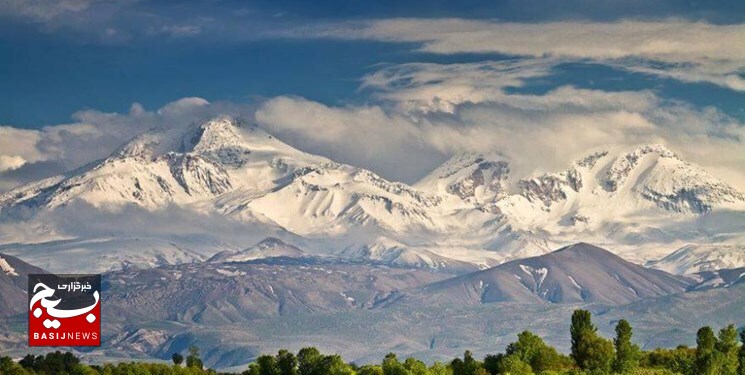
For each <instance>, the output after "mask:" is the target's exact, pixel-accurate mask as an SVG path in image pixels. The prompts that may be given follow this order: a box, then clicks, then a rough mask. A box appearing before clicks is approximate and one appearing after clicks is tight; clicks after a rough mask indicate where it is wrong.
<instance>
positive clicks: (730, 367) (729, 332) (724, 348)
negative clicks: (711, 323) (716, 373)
mask: <svg viewBox="0 0 745 375" xmlns="http://www.w3.org/2000/svg"><path fill="white" fill-rule="evenodd" d="M714 348H715V349H716V351H717V353H718V354H717V356H718V357H719V358H721V363H722V367H721V369H720V371H721V374H722V375H737V367H738V358H737V352H738V350H737V349H738V348H737V328H735V326H734V325H733V324H730V325H728V326H727V327H725V328H722V329H721V330H720V331H719V337H718V340H717V342H716V344H715V345H714Z"/></svg>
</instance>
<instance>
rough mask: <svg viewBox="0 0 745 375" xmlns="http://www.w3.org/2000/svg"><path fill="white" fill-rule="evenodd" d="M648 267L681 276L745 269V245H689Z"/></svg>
mask: <svg viewBox="0 0 745 375" xmlns="http://www.w3.org/2000/svg"><path fill="white" fill-rule="evenodd" d="M646 265H647V266H648V267H653V268H656V269H660V270H663V271H665V272H670V273H675V274H679V275H684V274H693V273H698V272H704V271H715V270H721V269H731V268H739V267H745V244H739V245H735V244H711V245H694V244H689V245H686V246H683V247H681V248H680V249H678V250H676V251H675V252H673V253H671V254H669V255H667V256H666V257H664V258H662V259H659V260H656V261H651V262H648V263H647V264H646Z"/></svg>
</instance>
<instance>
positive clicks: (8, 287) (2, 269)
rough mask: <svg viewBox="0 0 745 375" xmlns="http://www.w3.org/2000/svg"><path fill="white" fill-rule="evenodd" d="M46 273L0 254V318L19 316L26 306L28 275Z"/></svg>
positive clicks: (14, 258)
mask: <svg viewBox="0 0 745 375" xmlns="http://www.w3.org/2000/svg"><path fill="white" fill-rule="evenodd" d="M30 273H47V272H46V271H44V270H42V269H41V268H38V267H34V266H32V265H30V264H28V263H26V262H24V261H22V260H20V259H18V258H16V257H12V256H9V255H7V254H0V316H8V315H15V314H20V313H23V312H25V311H26V306H27V304H28V295H27V294H26V293H27V289H26V288H27V287H28V274H30Z"/></svg>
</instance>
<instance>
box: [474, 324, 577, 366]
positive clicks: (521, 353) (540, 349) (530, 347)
mask: <svg viewBox="0 0 745 375" xmlns="http://www.w3.org/2000/svg"><path fill="white" fill-rule="evenodd" d="M505 354H506V355H507V356H511V355H516V356H517V357H518V358H519V359H520V360H521V361H522V362H525V363H527V364H528V365H530V367H531V368H532V369H533V371H535V372H542V371H546V370H559V369H562V368H564V367H566V363H565V362H566V361H563V359H562V357H561V355H560V354H559V353H558V352H557V351H556V349H554V348H552V347H550V346H548V345H546V343H545V342H544V341H543V339H542V338H540V336H538V335H536V334H534V333H532V332H530V331H523V332H521V333H519V334H518V335H517V341H516V342H513V343H511V344H509V345H508V346H507V349H506V353H505ZM491 360H492V361H493V359H491ZM485 361H486V360H485ZM484 367H485V368H486V369H487V370H489V371H490V372H491V371H493V365H489V366H488V367H487V365H486V363H484Z"/></svg>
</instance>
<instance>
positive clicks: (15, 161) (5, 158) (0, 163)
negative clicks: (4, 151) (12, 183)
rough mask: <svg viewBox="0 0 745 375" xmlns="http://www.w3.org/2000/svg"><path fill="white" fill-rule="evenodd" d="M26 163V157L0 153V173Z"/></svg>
mask: <svg viewBox="0 0 745 375" xmlns="http://www.w3.org/2000/svg"><path fill="white" fill-rule="evenodd" d="M24 164H26V159H24V158H22V157H20V156H18V155H0V173H2V172H7V171H12V170H16V169H18V168H20V167H22V166H23V165H24Z"/></svg>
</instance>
